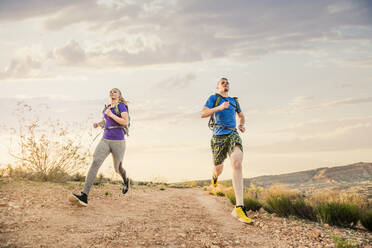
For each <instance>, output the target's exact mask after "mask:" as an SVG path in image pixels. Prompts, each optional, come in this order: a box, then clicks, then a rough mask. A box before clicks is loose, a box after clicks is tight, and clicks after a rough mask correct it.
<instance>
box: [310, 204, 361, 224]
mask: <svg viewBox="0 0 372 248" xmlns="http://www.w3.org/2000/svg"><path fill="white" fill-rule="evenodd" d="M317 211H318V219H319V221H320V222H322V223H327V224H330V225H335V226H342V227H353V226H355V225H356V224H357V222H358V220H359V209H358V207H357V206H355V205H352V204H347V203H338V202H327V203H320V205H319V206H318V207H317Z"/></svg>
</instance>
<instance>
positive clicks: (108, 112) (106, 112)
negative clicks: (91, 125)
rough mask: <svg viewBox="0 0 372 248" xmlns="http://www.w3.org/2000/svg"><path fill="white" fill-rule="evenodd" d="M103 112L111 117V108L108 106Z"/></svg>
mask: <svg viewBox="0 0 372 248" xmlns="http://www.w3.org/2000/svg"><path fill="white" fill-rule="evenodd" d="M105 114H106V115H107V116H108V117H112V116H113V115H114V114H113V113H112V112H111V109H110V108H107V109H106V111H105Z"/></svg>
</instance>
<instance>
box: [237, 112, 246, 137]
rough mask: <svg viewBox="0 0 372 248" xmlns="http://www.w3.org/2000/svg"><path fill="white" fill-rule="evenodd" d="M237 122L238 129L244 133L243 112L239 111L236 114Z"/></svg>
mask: <svg viewBox="0 0 372 248" xmlns="http://www.w3.org/2000/svg"><path fill="white" fill-rule="evenodd" d="M238 123H239V126H238V128H239V130H240V131H241V132H242V133H244V132H245V126H244V124H245V117H244V114H243V112H240V113H239V114H238Z"/></svg>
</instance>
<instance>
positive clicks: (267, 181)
mask: <svg viewBox="0 0 372 248" xmlns="http://www.w3.org/2000/svg"><path fill="white" fill-rule="evenodd" d="M365 181H370V182H372V163H362V162H361V163H356V164H351V165H345V166H337V167H330V168H329V167H326V168H318V169H314V170H308V171H300V172H294V173H287V174H280V175H272V176H259V177H254V178H245V179H244V185H245V186H249V185H250V184H251V183H253V184H254V185H256V186H262V187H268V186H271V185H273V184H285V185H292V186H296V185H297V186H301V185H307V184H310V185H311V184H339V183H361V182H365Z"/></svg>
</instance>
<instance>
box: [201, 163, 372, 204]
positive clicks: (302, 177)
mask: <svg viewBox="0 0 372 248" xmlns="http://www.w3.org/2000/svg"><path fill="white" fill-rule="evenodd" d="M209 183H210V180H201V181H198V184H199V185H207V184H209ZM252 183H253V184H254V185H255V186H261V187H264V188H266V187H270V186H272V185H278V184H280V185H283V186H285V187H287V188H292V189H298V190H301V191H303V192H304V193H311V192H313V191H315V190H319V189H323V188H329V189H334V190H346V191H349V192H355V193H359V194H363V195H366V196H367V197H368V198H369V199H372V163H364V162H360V163H355V164H350V165H345V166H336V167H324V168H318V169H313V170H307V171H299V172H293V173H286V174H280V175H268V176H259V177H253V178H245V179H244V185H245V186H246V187H249V186H250V185H251V184H252Z"/></svg>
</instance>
